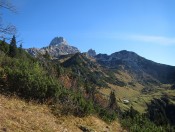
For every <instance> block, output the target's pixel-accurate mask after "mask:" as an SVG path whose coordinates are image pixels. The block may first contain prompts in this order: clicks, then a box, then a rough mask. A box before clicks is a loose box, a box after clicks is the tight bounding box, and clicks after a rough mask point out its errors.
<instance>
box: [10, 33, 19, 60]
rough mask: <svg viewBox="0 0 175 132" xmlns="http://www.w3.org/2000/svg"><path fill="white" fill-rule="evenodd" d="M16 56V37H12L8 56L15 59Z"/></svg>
mask: <svg viewBox="0 0 175 132" xmlns="http://www.w3.org/2000/svg"><path fill="white" fill-rule="evenodd" d="M16 55H17V46H16V37H15V35H13V37H12V40H11V42H10V47H9V56H11V57H15V56H16Z"/></svg>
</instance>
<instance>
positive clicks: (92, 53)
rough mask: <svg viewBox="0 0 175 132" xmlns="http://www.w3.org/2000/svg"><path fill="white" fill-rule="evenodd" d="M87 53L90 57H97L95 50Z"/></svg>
mask: <svg viewBox="0 0 175 132" xmlns="http://www.w3.org/2000/svg"><path fill="white" fill-rule="evenodd" d="M87 53H88V55H89V56H91V57H94V56H96V52H95V50H93V49H89V50H88V52H87Z"/></svg>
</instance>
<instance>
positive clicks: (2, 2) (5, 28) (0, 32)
mask: <svg viewBox="0 0 175 132" xmlns="http://www.w3.org/2000/svg"><path fill="white" fill-rule="evenodd" d="M1 8H4V9H7V10H9V11H11V12H13V13H17V10H16V8H15V6H13V5H12V4H11V3H10V2H9V1H8V0H0V9H1ZM2 21H3V19H2V14H0V38H5V37H4V36H6V35H14V34H16V32H17V30H16V27H15V26H14V25H12V24H8V25H7V24H3V22H2Z"/></svg>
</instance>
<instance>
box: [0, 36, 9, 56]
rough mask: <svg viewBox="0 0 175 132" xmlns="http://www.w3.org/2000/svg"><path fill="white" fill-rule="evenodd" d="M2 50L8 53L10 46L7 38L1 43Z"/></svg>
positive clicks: (0, 48)
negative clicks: (6, 40)
mask: <svg viewBox="0 0 175 132" xmlns="http://www.w3.org/2000/svg"><path fill="white" fill-rule="evenodd" d="M0 50H1V51H3V52H4V53H8V50H9V46H8V45H7V44H6V42H5V39H3V41H2V42H1V44H0Z"/></svg>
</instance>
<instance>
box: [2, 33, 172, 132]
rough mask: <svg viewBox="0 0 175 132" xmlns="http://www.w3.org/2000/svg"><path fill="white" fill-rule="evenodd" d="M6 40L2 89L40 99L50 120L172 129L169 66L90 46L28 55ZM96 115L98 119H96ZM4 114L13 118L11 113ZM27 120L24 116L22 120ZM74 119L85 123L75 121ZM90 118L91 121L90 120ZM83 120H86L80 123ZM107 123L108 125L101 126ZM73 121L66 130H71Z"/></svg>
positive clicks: (137, 129)
mask: <svg viewBox="0 0 175 132" xmlns="http://www.w3.org/2000/svg"><path fill="white" fill-rule="evenodd" d="M12 40H13V41H11V43H10V44H7V43H5V42H4V41H3V42H1V43H0V44H1V45H0V46H1V48H2V49H1V52H0V93H1V94H2V95H8V96H9V97H10V98H11V97H12V96H13V95H15V96H17V98H21V99H22V100H25V101H27V102H31V100H33V102H37V103H35V104H34V105H38V104H42V105H41V107H42V106H44V107H45V108H44V109H46V110H48V112H50V113H52V114H51V116H53V117H54V118H55V119H56V120H58V119H62V118H63V120H65V121H66V122H65V126H66V125H68V126H72V123H73V124H74V125H75V124H76V127H78V128H79V129H81V130H83V131H85V129H88V130H89V129H98V128H96V127H95V126H97V127H99V126H101V125H100V124H102V126H101V128H102V129H106V128H107V129H115V127H113V125H112V124H113V123H114V124H115V122H116V121H120V123H121V126H122V127H123V128H124V129H126V130H129V131H133V132H134V131H139V130H143V129H147V130H148V131H152V130H154V131H160V130H163V131H169V130H174V128H173V126H174V122H175V120H174V118H172V116H171V114H174V112H173V111H174V109H175V98H174V96H175V91H174V85H175V84H174V69H175V67H173V66H167V65H162V64H158V63H155V62H153V61H150V60H147V59H145V58H143V57H141V56H139V55H137V54H136V53H134V52H129V51H120V52H116V53H114V54H111V55H105V54H98V55H95V54H96V53H95V51H94V50H92V49H91V50H89V51H88V53H75V54H72V53H71V54H64V55H61V54H59V55H58V56H57V57H55V56H52V55H51V54H50V53H49V52H48V51H47V52H46V51H45V52H46V53H45V54H40V55H39V56H37V57H36V56H35V57H32V56H30V55H29V54H28V53H27V52H25V51H24V50H23V49H22V48H17V46H16V45H15V42H16V41H15V36H13V38H12ZM60 41H61V42H60ZM63 42H64V43H63ZM52 43H53V45H54V46H58V47H59V46H60V45H65V46H67V45H68V44H67V43H65V41H64V39H60V40H59V39H56V40H54V41H53V42H52ZM58 43H59V44H58ZM55 44H56V45H55ZM53 45H52V46H53ZM5 47H8V50H7V49H6V48H5ZM63 51H64V48H63ZM3 97H4V98H6V97H5V96H3ZM10 98H9V99H10ZM13 99H14V98H12V101H13ZM7 104H8V103H7ZM14 104H15V102H14ZM16 106H17V104H16ZM39 106H40V105H39ZM38 109H40V108H39V107H38ZM7 111H8V110H7ZM19 111H21V110H19ZM36 112H37V110H36ZM169 112H170V113H171V114H169ZM29 113H33V112H29ZM41 113H42V111H41ZM17 114H18V113H17ZM36 114H37V113H36ZM48 115H50V114H48ZM160 116H161V118H160V119H159V118H157V117H160ZM20 117H23V116H22V115H20ZM41 117H42V116H41ZM9 118H10V117H9ZM24 118H26V117H24ZM38 118H39V117H38ZM43 118H44V116H43ZM48 118H49V117H48ZM57 118H58V119H57ZM65 118H66V119H65ZM15 119H16V118H15ZM67 119H68V120H70V121H71V122H70V124H69V121H67ZM101 119H102V120H103V123H98V122H99V120H101ZM138 119H139V120H138ZM10 120H11V121H12V122H13V118H12V119H10ZM30 120H31V119H30V118H29V119H27V118H26V122H27V121H29V122H30ZM40 120H42V119H40ZM76 120H78V121H77V122H78V123H79V121H81V122H84V123H85V124H83V125H81V126H77V123H74V121H76ZM94 120H95V121H96V122H95V124H96V123H97V124H96V125H91V124H93V123H94V122H93V121H94ZM19 121H20V120H19ZM104 121H105V122H104ZM140 121H142V122H140ZM14 122H16V121H14ZM17 122H18V121H17ZM51 122H52V121H51ZM63 122H64V121H63ZM87 122H89V123H90V124H89V123H88V124H87V126H86V123H87ZM143 122H144V125H143ZM107 123H110V124H111V123H112V124H111V125H112V126H111V127H106V124H107ZM7 124H8V123H5V124H4V125H7ZM29 124H30V123H29ZM34 124H37V122H34ZM34 124H32V126H33V125H34ZM74 125H73V126H72V128H70V130H72V129H73V130H74ZM84 125H85V126H84ZM19 126H20V125H19ZM109 126H110V125H109ZM117 126H118V125H117ZM135 126H136V127H135ZM48 127H49V126H48ZM89 127H90V128H89ZM104 127H105V128H104ZM39 128H40V127H38V128H37V129H39ZM63 128H64V127H63ZM68 128H69V127H68ZM68 128H66V129H68ZM117 128H118V127H117ZM2 129H3V128H2ZM6 129H7V128H4V130H6ZM75 129H77V128H75ZM77 130H78V129H77ZM100 131H101V130H100Z"/></svg>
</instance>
